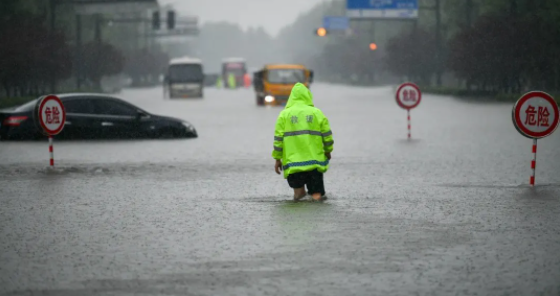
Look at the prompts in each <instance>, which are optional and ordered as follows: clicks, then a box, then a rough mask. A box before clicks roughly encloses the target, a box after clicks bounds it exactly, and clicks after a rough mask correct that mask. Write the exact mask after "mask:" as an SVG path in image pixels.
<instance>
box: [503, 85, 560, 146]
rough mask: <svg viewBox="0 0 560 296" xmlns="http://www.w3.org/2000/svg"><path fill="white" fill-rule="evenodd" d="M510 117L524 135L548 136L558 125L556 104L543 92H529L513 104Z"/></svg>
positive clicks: (537, 137)
mask: <svg viewBox="0 0 560 296" xmlns="http://www.w3.org/2000/svg"><path fill="white" fill-rule="evenodd" d="M512 119H513V125H514V126H515V128H516V129H517V130H518V131H519V132H520V133H521V134H522V135H524V136H525V137H527V138H531V139H540V138H544V137H548V136H550V135H551V134H552V133H553V132H554V131H555V130H556V128H557V127H558V119H559V114H558V104H556V101H554V99H553V98H552V97H551V96H550V95H549V94H547V93H545V92H540V91H535V92H530V93H527V94H525V95H524V96H522V97H521V98H520V99H519V100H518V101H517V103H516V104H515V105H514V106H513V114H512Z"/></svg>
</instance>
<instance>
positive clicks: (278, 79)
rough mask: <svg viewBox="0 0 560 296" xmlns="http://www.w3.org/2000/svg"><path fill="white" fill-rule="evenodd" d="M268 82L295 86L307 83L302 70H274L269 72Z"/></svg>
mask: <svg viewBox="0 0 560 296" xmlns="http://www.w3.org/2000/svg"><path fill="white" fill-rule="evenodd" d="M267 80H268V82H270V83H283V84H294V83H298V82H302V83H303V82H305V72H304V70H302V69H273V70H269V71H268V77H267Z"/></svg>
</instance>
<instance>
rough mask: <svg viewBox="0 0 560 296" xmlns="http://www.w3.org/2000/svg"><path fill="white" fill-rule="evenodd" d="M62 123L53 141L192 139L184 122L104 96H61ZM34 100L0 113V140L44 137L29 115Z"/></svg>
mask: <svg viewBox="0 0 560 296" xmlns="http://www.w3.org/2000/svg"><path fill="white" fill-rule="evenodd" d="M58 97H59V98H60V99H61V101H62V103H63V105H64V109H65V110H66V124H65V126H64V129H63V130H62V132H61V133H60V134H58V135H57V136H56V138H57V139H59V138H62V139H95V138H103V139H107V138H113V139H130V138H196V137H198V134H197V131H196V129H195V128H194V127H193V126H192V125H191V124H190V123H189V122H187V121H185V120H181V119H176V118H171V117H164V116H159V115H154V114H151V113H148V112H147V111H144V110H142V109H140V108H138V107H136V106H134V105H132V104H130V103H128V102H126V101H124V100H121V99H118V98H116V97H114V96H110V95H105V94H86V93H79V94H61V95H58ZM37 100H38V99H35V100H33V101H31V102H28V103H26V104H24V105H21V106H19V107H15V108H11V109H4V110H0V140H10V139H12V140H17V139H39V138H45V136H43V135H42V134H41V133H40V131H39V129H38V128H37V126H36V124H35V122H34V120H33V113H34V109H35V105H36V103H37Z"/></svg>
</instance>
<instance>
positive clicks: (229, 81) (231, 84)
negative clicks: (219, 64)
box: [228, 74, 237, 88]
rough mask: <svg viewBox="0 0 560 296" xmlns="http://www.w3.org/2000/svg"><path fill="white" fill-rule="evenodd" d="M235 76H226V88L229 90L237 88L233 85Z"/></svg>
mask: <svg viewBox="0 0 560 296" xmlns="http://www.w3.org/2000/svg"><path fill="white" fill-rule="evenodd" d="M235 82H236V81H235V75H233V74H229V75H228V86H229V88H236V87H237V86H236V85H235V84H236V83H235Z"/></svg>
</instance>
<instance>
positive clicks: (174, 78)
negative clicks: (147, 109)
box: [163, 57, 204, 98]
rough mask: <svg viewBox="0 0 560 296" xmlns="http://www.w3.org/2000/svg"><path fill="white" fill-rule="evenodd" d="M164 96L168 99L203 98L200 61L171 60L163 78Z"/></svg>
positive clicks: (187, 58) (190, 59)
mask: <svg viewBox="0 0 560 296" xmlns="http://www.w3.org/2000/svg"><path fill="white" fill-rule="evenodd" d="M163 83H164V95H165V97H168V98H202V97H204V70H203V67H202V61H201V60H199V59H195V58H190V57H183V58H177V59H172V60H171V61H170V62H169V67H168V68H167V74H166V75H165V78H164V82H163Z"/></svg>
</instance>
